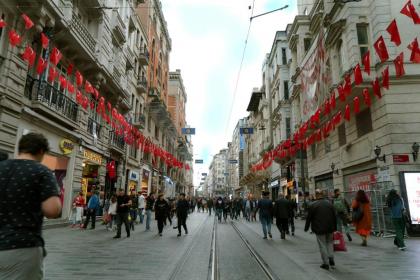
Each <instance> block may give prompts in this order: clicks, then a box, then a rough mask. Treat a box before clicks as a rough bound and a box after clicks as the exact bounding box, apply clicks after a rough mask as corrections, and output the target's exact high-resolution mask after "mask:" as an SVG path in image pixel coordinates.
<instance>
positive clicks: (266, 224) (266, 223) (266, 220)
mask: <svg viewBox="0 0 420 280" xmlns="http://www.w3.org/2000/svg"><path fill="white" fill-rule="evenodd" d="M260 221H261V225H262V230H263V233H264V237H267V230H268V234H271V218H270V217H264V216H260Z"/></svg>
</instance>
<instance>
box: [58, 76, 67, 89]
mask: <svg viewBox="0 0 420 280" xmlns="http://www.w3.org/2000/svg"><path fill="white" fill-rule="evenodd" d="M58 80H59V81H60V88H62V89H65V88H67V80H66V77H64V76H63V75H60V78H58Z"/></svg>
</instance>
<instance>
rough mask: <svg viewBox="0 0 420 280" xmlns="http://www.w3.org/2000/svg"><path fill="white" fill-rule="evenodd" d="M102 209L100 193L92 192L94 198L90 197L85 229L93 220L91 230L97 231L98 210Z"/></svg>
mask: <svg viewBox="0 0 420 280" xmlns="http://www.w3.org/2000/svg"><path fill="white" fill-rule="evenodd" d="M99 207H100V201H99V193H98V192H97V191H92V196H91V197H90V199H89V201H88V205H87V210H86V220H85V223H84V225H83V228H84V229H86V228H87V226H88V224H89V221H90V220H91V219H92V224H91V227H90V229H95V222H96V211H98V208H99Z"/></svg>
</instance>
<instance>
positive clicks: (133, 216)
mask: <svg viewBox="0 0 420 280" xmlns="http://www.w3.org/2000/svg"><path fill="white" fill-rule="evenodd" d="M130 200H131V206H130V230H132V231H134V224H135V223H136V222H137V213H138V211H139V210H138V208H139V198H138V197H137V195H136V192H135V191H133V192H131V196H130Z"/></svg>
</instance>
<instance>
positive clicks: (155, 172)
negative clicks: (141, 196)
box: [151, 169, 161, 194]
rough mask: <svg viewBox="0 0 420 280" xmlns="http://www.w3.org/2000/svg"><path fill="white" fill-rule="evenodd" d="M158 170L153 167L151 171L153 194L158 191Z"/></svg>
mask: <svg viewBox="0 0 420 280" xmlns="http://www.w3.org/2000/svg"><path fill="white" fill-rule="evenodd" d="M160 176H161V175H160V172H159V170H157V169H154V170H153V172H152V186H151V191H152V192H154V193H155V194H157V193H159V192H160Z"/></svg>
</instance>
